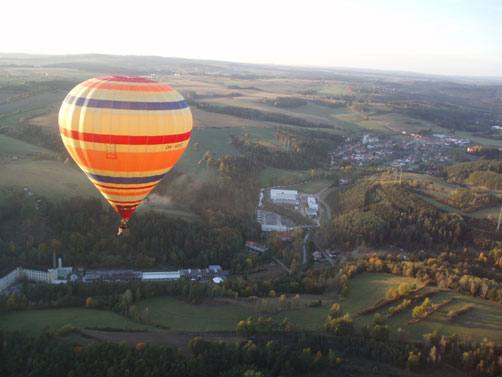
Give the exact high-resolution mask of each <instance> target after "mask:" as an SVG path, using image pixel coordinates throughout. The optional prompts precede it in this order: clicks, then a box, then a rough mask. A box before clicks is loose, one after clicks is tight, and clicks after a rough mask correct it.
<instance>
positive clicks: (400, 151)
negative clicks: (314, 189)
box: [329, 131, 472, 174]
mask: <svg viewBox="0 0 502 377" xmlns="http://www.w3.org/2000/svg"><path fill="white" fill-rule="evenodd" d="M345 141H346V142H345V143H343V144H341V145H340V146H338V147H337V148H336V149H334V150H333V151H332V152H331V153H330V154H329V160H330V166H331V168H337V167H340V166H343V165H353V166H371V165H373V166H378V165H380V166H382V165H383V166H387V167H391V168H397V169H402V170H406V171H425V172H428V173H431V174H433V173H434V172H437V171H438V170H439V169H440V168H441V167H442V166H444V165H447V164H450V163H453V162H454V159H453V156H452V152H453V151H454V150H455V149H461V150H465V149H466V148H467V147H469V146H470V145H471V144H472V143H471V141H470V140H468V139H464V138H458V137H454V136H450V135H444V134H430V135H422V134H418V133H407V132H406V131H403V132H402V134H401V135H399V136H395V137H383V136H374V135H371V134H365V135H364V136H363V137H362V139H361V138H358V139H353V138H350V137H348V138H346V140H345Z"/></svg>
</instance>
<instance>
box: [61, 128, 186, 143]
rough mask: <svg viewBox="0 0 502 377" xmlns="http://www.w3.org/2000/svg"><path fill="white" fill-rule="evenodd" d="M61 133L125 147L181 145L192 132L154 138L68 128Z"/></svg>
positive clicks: (76, 138) (155, 136) (81, 139)
mask: <svg viewBox="0 0 502 377" xmlns="http://www.w3.org/2000/svg"><path fill="white" fill-rule="evenodd" d="M60 131H61V133H62V134H63V135H64V136H66V137H69V138H72V139H73V140H80V141H88V142H90V143H103V144H125V145H158V144H170V143H179V142H181V141H185V140H188V139H190V136H191V135H192V131H188V132H185V133H182V134H174V135H153V136H129V135H103V134H93V133H88V132H78V131H75V130H68V129H66V128H61V129H60Z"/></svg>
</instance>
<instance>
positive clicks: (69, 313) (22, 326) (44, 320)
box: [0, 308, 149, 336]
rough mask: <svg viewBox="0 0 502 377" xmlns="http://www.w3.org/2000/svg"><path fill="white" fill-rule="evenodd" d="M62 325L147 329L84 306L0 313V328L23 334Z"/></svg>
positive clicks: (34, 333) (53, 328)
mask: <svg viewBox="0 0 502 377" xmlns="http://www.w3.org/2000/svg"><path fill="white" fill-rule="evenodd" d="M63 326H72V327H75V328H109V329H120V330H129V331H135V330H147V329H148V328H149V326H146V325H143V324H139V323H135V322H132V321H130V320H128V319H127V318H125V317H123V316H121V315H119V314H116V313H113V312H109V311H103V310H94V309H84V308H65V309H42V310H24V311H17V312H10V313H7V314H3V315H0V330H4V331H20V332H22V333H23V334H26V335H34V336H35V335H39V334H42V333H44V332H46V331H54V330H58V329H60V328H61V327H63Z"/></svg>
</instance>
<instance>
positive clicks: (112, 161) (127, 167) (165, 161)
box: [67, 146, 185, 172]
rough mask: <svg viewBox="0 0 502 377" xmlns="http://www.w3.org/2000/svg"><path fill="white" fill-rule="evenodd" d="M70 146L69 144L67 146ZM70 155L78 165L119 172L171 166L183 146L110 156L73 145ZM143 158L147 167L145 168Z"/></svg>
mask: <svg viewBox="0 0 502 377" xmlns="http://www.w3.org/2000/svg"><path fill="white" fill-rule="evenodd" d="M67 147H70V146H67ZM72 149H73V153H72V157H74V158H75V160H76V162H77V164H78V165H80V166H82V167H85V168H87V169H91V170H109V171H117V172H118V171H120V172H131V171H134V172H141V171H154V170H162V169H169V168H171V167H172V166H173V165H174V164H175V163H176V161H178V160H179V158H180V157H181V155H182V154H183V152H184V151H185V148H181V149H176V150H172V151H166V152H152V153H126V152H117V153H116V154H115V155H113V158H110V157H112V156H110V153H107V152H105V151H94V150H88V149H81V148H78V147H73V148H72ZM145 160H147V161H148V165H147V167H148V169H145Z"/></svg>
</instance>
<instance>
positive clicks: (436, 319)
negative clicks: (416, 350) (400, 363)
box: [340, 273, 502, 343]
mask: <svg viewBox="0 0 502 377" xmlns="http://www.w3.org/2000/svg"><path fill="white" fill-rule="evenodd" d="M403 282H404V283H417V286H418V282H417V281H416V280H415V279H412V278H408V277H402V276H396V275H391V274H383V273H364V274H360V275H357V276H355V277H354V278H352V279H351V280H350V281H349V295H348V297H347V298H346V299H345V300H343V301H341V302H340V303H341V306H342V309H343V310H344V311H346V312H349V313H351V314H352V316H353V317H354V318H355V322H356V324H357V325H363V324H370V323H371V322H372V321H373V318H374V317H373V315H365V316H358V317H355V313H357V312H359V311H360V310H362V309H364V308H368V307H370V306H371V305H373V304H375V303H376V302H378V301H379V300H380V299H383V298H385V292H386V291H387V290H388V289H389V288H397V287H398V286H399V284H400V283H403ZM447 299H453V301H452V302H451V303H450V304H448V305H446V306H445V307H443V308H441V309H440V310H438V311H437V312H435V313H433V314H432V315H431V316H430V317H427V318H426V319H424V320H422V321H420V322H418V323H415V324H410V325H409V324H408V321H409V320H410V319H411V318H412V317H411V310H412V309H413V306H414V305H412V306H411V307H410V308H408V309H406V310H404V311H403V312H401V313H399V314H398V315H396V316H395V317H393V318H391V319H390V320H388V321H387V324H388V325H389V327H390V329H391V331H394V332H395V331H396V330H397V329H398V328H401V329H403V330H404V332H405V334H407V336H409V338H410V339H412V340H417V341H418V340H423V335H424V334H427V333H430V332H432V331H433V330H437V331H438V333H440V334H445V335H453V334H457V335H459V336H460V337H461V338H462V339H464V340H467V341H481V340H483V339H484V338H488V339H490V340H493V341H495V342H497V343H502V307H501V306H500V305H499V304H496V303H493V302H491V301H488V300H483V299H479V298H474V297H471V296H467V295H462V294H459V293H457V292H454V291H447V292H440V293H438V294H436V295H433V296H432V297H431V300H432V302H433V303H439V302H442V301H444V300H447ZM467 303H470V304H473V305H474V309H473V310H472V311H470V312H468V313H465V314H463V315H461V316H459V317H458V318H456V319H455V320H453V321H449V320H448V319H447V318H446V314H447V312H448V310H450V309H456V308H459V307H460V306H462V305H464V304H467ZM386 311H387V307H385V308H383V309H382V310H380V311H378V313H380V314H382V315H383V314H386Z"/></svg>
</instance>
